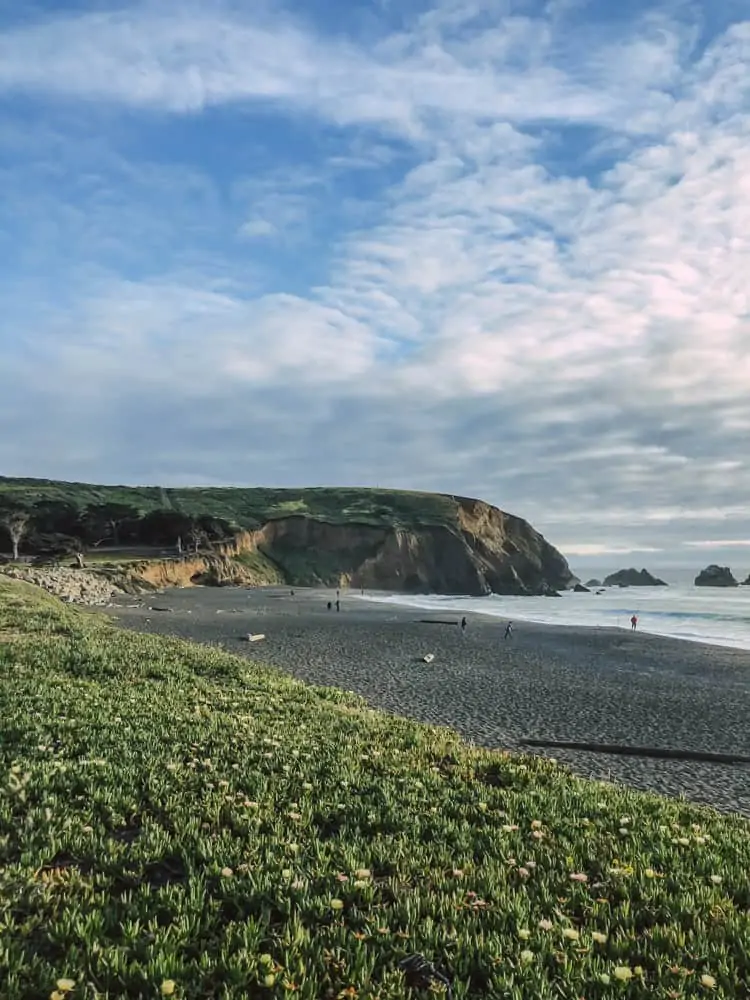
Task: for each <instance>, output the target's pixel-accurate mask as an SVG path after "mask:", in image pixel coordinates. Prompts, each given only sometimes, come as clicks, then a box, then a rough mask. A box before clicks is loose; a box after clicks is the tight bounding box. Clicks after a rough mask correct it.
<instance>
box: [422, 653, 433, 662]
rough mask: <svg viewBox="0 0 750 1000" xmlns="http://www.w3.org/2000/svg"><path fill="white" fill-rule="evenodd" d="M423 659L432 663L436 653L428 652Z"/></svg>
mask: <svg viewBox="0 0 750 1000" xmlns="http://www.w3.org/2000/svg"><path fill="white" fill-rule="evenodd" d="M422 659H423V660H424V662H425V663H432V661H433V660H434V659H435V654H434V653H426V654H425V655H424V656H423V657H422Z"/></svg>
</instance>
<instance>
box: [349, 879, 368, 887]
mask: <svg viewBox="0 0 750 1000" xmlns="http://www.w3.org/2000/svg"><path fill="white" fill-rule="evenodd" d="M369 884H370V883H369V882H368V881H367V879H366V878H358V879H357V880H356V881H355V882H352V885H353V886H354V888H355V889H366V888H367V886H368V885H369Z"/></svg>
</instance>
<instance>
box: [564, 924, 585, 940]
mask: <svg viewBox="0 0 750 1000" xmlns="http://www.w3.org/2000/svg"><path fill="white" fill-rule="evenodd" d="M580 936H581V935H580V934H579V933H578V931H577V930H576V929H575V927H565V928H564V929H563V937H564V938H567V939H568V941H577V940H578V938H579V937H580Z"/></svg>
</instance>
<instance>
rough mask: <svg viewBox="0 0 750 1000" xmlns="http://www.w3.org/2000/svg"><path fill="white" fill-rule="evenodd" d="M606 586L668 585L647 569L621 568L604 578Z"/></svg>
mask: <svg viewBox="0 0 750 1000" xmlns="http://www.w3.org/2000/svg"><path fill="white" fill-rule="evenodd" d="M604 586H605V587H666V586H667V584H666V583H665V582H664V580H659V579H658V577H655V576H652V575H651V574H650V573H649V571H648V570H647V569H641V570H637V569H621V570H618V571H617V572H616V573H611V574H610V575H609V576H607V577H605V578H604Z"/></svg>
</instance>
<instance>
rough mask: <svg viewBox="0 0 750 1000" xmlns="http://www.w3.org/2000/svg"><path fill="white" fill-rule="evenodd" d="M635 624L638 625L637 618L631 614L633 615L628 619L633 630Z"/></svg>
mask: <svg viewBox="0 0 750 1000" xmlns="http://www.w3.org/2000/svg"><path fill="white" fill-rule="evenodd" d="M637 626H638V619H637V617H636V616H635V615H633V617H632V618H631V619H630V627H631V629H632V630H633V631H634V632H635V630H636V627H637Z"/></svg>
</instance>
